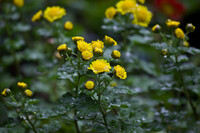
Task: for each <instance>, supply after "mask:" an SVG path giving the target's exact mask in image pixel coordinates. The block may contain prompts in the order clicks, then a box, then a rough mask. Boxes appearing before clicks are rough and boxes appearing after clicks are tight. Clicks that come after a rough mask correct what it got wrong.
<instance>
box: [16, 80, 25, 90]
mask: <svg viewBox="0 0 200 133" xmlns="http://www.w3.org/2000/svg"><path fill="white" fill-rule="evenodd" d="M17 86H18V87H19V88H20V89H25V88H26V87H27V84H26V83H24V82H18V83H17Z"/></svg>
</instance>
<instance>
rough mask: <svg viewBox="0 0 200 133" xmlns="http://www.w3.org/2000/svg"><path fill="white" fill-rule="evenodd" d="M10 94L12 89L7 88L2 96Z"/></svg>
mask: <svg viewBox="0 0 200 133" xmlns="http://www.w3.org/2000/svg"><path fill="white" fill-rule="evenodd" d="M9 93H10V89H8V88H5V89H4V90H3V91H2V93H1V95H2V96H7V95H8V94H9Z"/></svg>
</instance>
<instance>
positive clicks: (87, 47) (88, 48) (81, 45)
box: [77, 40, 92, 52]
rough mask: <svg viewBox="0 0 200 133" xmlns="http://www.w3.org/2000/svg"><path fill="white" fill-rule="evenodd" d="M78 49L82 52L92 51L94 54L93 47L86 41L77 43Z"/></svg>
mask: <svg viewBox="0 0 200 133" xmlns="http://www.w3.org/2000/svg"><path fill="white" fill-rule="evenodd" d="M77 48H78V50H79V51H80V52H84V51H90V52H92V45H91V44H90V43H87V42H85V41H81V40H80V41H77Z"/></svg>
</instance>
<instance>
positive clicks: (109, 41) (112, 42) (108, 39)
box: [104, 36, 117, 46]
mask: <svg viewBox="0 0 200 133" xmlns="http://www.w3.org/2000/svg"><path fill="white" fill-rule="evenodd" d="M104 43H105V44H106V45H108V46H112V45H117V42H116V41H115V40H114V39H113V38H111V37H109V36H105V37H104Z"/></svg>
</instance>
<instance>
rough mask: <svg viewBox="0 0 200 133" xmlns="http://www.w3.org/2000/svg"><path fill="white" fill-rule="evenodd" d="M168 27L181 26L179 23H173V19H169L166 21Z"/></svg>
mask: <svg viewBox="0 0 200 133" xmlns="http://www.w3.org/2000/svg"><path fill="white" fill-rule="evenodd" d="M166 25H167V27H169V28H177V27H178V26H179V25H180V22H178V21H172V20H171V19H168V20H167V21H166Z"/></svg>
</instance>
